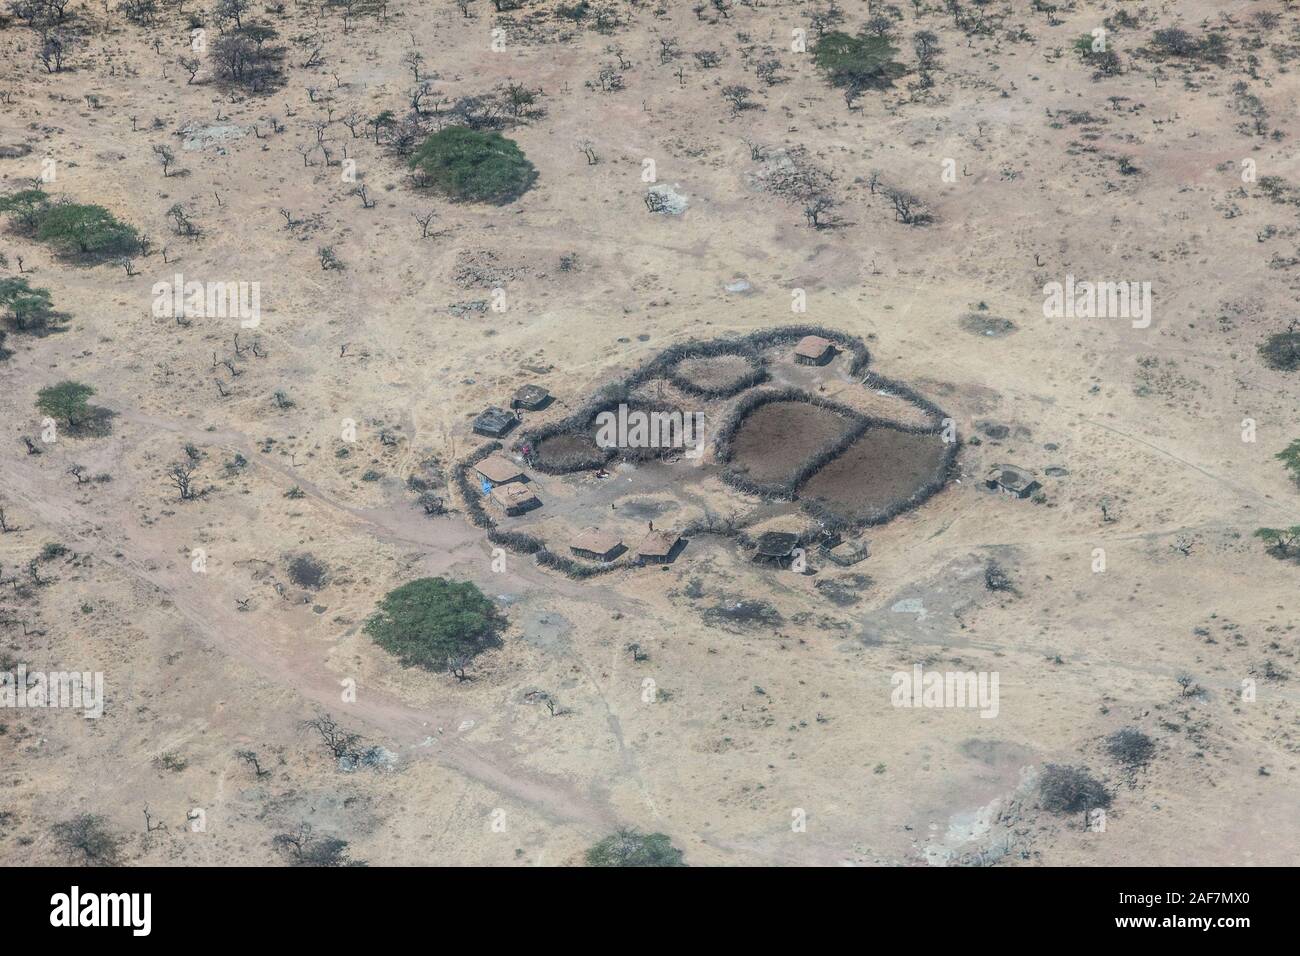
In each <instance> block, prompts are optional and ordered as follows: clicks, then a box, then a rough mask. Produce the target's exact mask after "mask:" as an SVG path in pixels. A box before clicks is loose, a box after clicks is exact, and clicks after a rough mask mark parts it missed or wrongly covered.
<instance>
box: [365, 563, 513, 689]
mask: <svg viewBox="0 0 1300 956" xmlns="http://www.w3.org/2000/svg"><path fill="white" fill-rule="evenodd" d="M504 624H505V620H504V618H503V616H502V614H501V612H500V611H499V610H498V609H497V606H496V605H495V604H493V603H492V601H491V600H490V599H489V598H488V597H487V595H485V594H484V593H483V592H482V591H480V590H479V589H478V587H477V586H476V585H474V584H473V583H472V582H469V581H459V582H458V581H448V580H447V579H446V578H419V579H417V580H415V581H410V582H408V583H406V584H403V585H402V586H401V587H399V588H395V589H394V590H392V591H389V592H388V594H387V595H385V596H384V599H383V600H382V601H380V602H379V606H378V608H377V609H376V610H375V613H374V614H373V615H371V617H370V619H369V620H368V621H367V622H366V627H365V629H366V633H367V634H369V635H370V637H371V638H372V639H373V640H374V642H375V643H376V644H378V645H379V646H380V647H382V648H383V649H384V650H386V651H388V652H389V653H390V654H394V655H396V656H397V658H398V659H399V660H400V661H401V662H402V663H403V664H405V665H408V666H410V665H415V666H417V667H423V668H425V669H427V670H442V669H443V668H445V667H447V665H448V664H449V663H450V662H451V661H453V660H457V659H461V658H467V657H473V656H474V655H475V654H478V653H479V652H480V651H482V650H484V649H486V648H487V647H489V646H491V645H492V644H493V643H494V642H495V641H496V640H497V638H498V635H499V634H500V632H501V628H502V627H503V626H504Z"/></svg>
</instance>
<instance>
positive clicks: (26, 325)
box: [0, 277, 54, 332]
mask: <svg viewBox="0 0 1300 956" xmlns="http://www.w3.org/2000/svg"><path fill="white" fill-rule="evenodd" d="M0 307H3V308H5V309H7V310H8V313H9V318H11V319H12V320H13V323H14V326H15V327H16V328H17V329H18V330H19V331H20V332H30V331H34V330H38V329H43V328H46V327H47V326H49V324H50V321H51V319H53V318H54V307H53V301H52V300H51V299H50V292H49V290H48V289H33V288H32V287H31V285H30V284H28V282H27V280H26V279H23V278H19V277H14V278H10V279H0Z"/></svg>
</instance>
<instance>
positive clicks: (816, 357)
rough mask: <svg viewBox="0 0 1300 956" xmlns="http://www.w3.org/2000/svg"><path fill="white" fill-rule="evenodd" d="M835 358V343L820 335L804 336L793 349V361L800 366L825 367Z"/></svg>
mask: <svg viewBox="0 0 1300 956" xmlns="http://www.w3.org/2000/svg"><path fill="white" fill-rule="evenodd" d="M834 356H835V343H834V342H832V341H831V340H830V339H824V338H822V337H821V336H820V335H805V336H804V337H803V338H801V339H800V340H799V344H798V345H796V346H795V347H794V360H795V361H796V362H798V363H799V364H800V365H825V364H826V363H827V362H829V361H830V360H831V359H832V358H833V357H834Z"/></svg>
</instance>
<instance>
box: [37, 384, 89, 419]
mask: <svg viewBox="0 0 1300 956" xmlns="http://www.w3.org/2000/svg"><path fill="white" fill-rule="evenodd" d="M94 394H95V390H94V389H93V388H91V387H90V386H89V385H85V384H83V383H81V382H73V381H71V380H69V381H64V382H59V384H57V385H49V386H47V387H45V388H43V389H41V390H40V391H39V392H37V393H36V407H37V408H38V409H40V410H41V411H42V412H44V413H45V414H46V415H49V416H50V417H51V418H53V419H56V420H58V421H65V422H67V423H68V425H69V427H71V428H79V427H81V426H82V425H84V424H85V423H86V422H87V421H88V420H89V419H90V416H91V414H92V409H91V407H90V403H89V399H90V396H92V395H94Z"/></svg>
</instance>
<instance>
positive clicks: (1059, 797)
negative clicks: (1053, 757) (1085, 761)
mask: <svg viewBox="0 0 1300 956" xmlns="http://www.w3.org/2000/svg"><path fill="white" fill-rule="evenodd" d="M1038 799H1039V802H1040V803H1041V804H1042V806H1043V809H1044V810H1047V811H1048V812H1050V813H1080V812H1083V811H1085V810H1093V809H1098V808H1102V809H1104V808H1106V807H1108V806H1110V801H1111V797H1110V794H1109V793H1108V792H1107V791H1106V788H1105V786H1104V785H1103V784H1102V783H1101V781H1100V780H1098V779H1097V778H1095V777H1094V776H1093V775H1092V774H1091V773H1090V772H1089V771H1088V769H1087V768H1086V767H1067V766H1065V765H1063V764H1054V763H1049V764H1048V765H1047V766H1045V767H1044V768H1043V772H1042V773H1041V774H1040V775H1039V778H1038Z"/></svg>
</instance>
